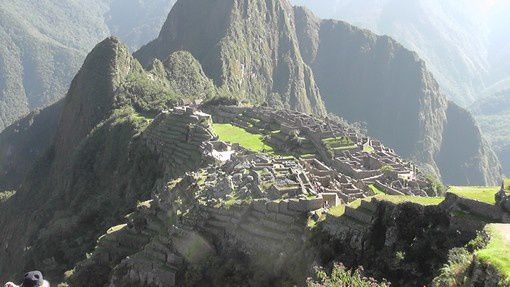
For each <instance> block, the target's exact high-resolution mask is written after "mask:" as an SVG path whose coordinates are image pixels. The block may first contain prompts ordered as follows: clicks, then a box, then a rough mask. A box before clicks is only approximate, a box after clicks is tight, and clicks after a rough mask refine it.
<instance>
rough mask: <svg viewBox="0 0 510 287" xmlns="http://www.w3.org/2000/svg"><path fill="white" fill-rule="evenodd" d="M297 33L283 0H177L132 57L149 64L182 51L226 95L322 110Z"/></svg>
mask: <svg viewBox="0 0 510 287" xmlns="http://www.w3.org/2000/svg"><path fill="white" fill-rule="evenodd" d="M295 31H296V29H295V24H294V17H293V10H292V6H291V5H290V3H289V2H288V1H286V0H285V1H279V0H278V1H276V0H267V1H263V0H257V1H248V0H237V1H231V0H229V1H227V0H219V1H209V0H189V1H183V0H181V1H178V2H177V3H176V4H175V6H174V8H173V9H172V11H171V12H170V15H169V17H168V20H167V21H166V23H165V25H164V26H163V29H162V30H161V33H160V35H159V37H158V38H157V39H156V40H154V41H153V42H151V43H149V44H147V45H146V46H144V47H142V48H141V49H140V50H139V51H137V52H136V53H135V54H134V55H135V57H136V58H137V59H139V60H140V62H141V63H142V64H143V65H144V66H148V65H150V64H151V63H152V60H153V59H155V58H157V59H160V60H165V59H166V58H167V57H168V56H169V55H170V54H171V53H173V52H175V51H179V50H186V51H189V52H190V53H191V54H192V55H193V57H194V58H196V59H197V60H198V61H199V62H200V63H201V64H202V67H203V70H204V72H205V74H206V75H207V76H208V77H209V78H211V79H212V80H213V81H214V82H215V84H216V85H217V86H218V87H220V88H223V90H225V91H226V92H227V93H230V94H232V95H234V96H236V97H238V98H241V99H246V100H249V101H250V102H252V103H254V104H257V103H258V104H260V103H263V102H268V103H270V104H274V105H276V106H280V107H285V108H291V109H295V110H299V111H302V112H307V113H316V114H324V113H325V108H324V105H323V103H322V100H321V98H320V92H319V89H318V87H317V85H316V83H315V79H314V77H313V73H312V71H311V69H310V67H308V65H307V64H306V63H305V62H304V61H303V58H302V56H301V52H300V50H299V44H298V39H297V36H296V32H295Z"/></svg>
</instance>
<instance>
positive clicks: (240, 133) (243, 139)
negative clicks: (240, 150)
mask: <svg viewBox="0 0 510 287" xmlns="http://www.w3.org/2000/svg"><path fill="white" fill-rule="evenodd" d="M213 128H214V131H215V132H216V134H217V135H218V136H219V137H220V140H222V141H225V142H229V143H231V144H234V143H237V144H239V145H240V146H242V147H244V148H246V149H248V150H251V151H255V152H273V148H272V147H270V146H268V145H267V144H265V143H264V141H263V140H262V135H260V134H252V133H249V132H247V131H246V130H244V129H242V128H239V127H236V126H233V125H231V124H213Z"/></svg>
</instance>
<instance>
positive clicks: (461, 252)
mask: <svg viewBox="0 0 510 287" xmlns="http://www.w3.org/2000/svg"><path fill="white" fill-rule="evenodd" d="M472 259H473V254H471V253H469V252H468V250H466V249H465V248H453V249H452V250H450V252H448V263H447V264H445V265H444V266H443V267H442V268H441V269H440V270H439V275H438V276H437V277H436V278H434V280H433V281H432V286H434V287H449V286H464V285H463V284H464V283H466V280H467V279H466V277H467V276H466V275H467V274H468V273H469V272H468V271H469V267H470V266H471V261H472Z"/></svg>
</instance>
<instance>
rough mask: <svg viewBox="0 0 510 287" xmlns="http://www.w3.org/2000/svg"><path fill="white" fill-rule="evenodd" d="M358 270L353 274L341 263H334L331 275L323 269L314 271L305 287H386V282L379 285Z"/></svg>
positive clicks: (361, 270)
mask: <svg viewBox="0 0 510 287" xmlns="http://www.w3.org/2000/svg"><path fill="white" fill-rule="evenodd" d="M362 272H363V269H361V268H359V269H357V270H355V271H353V272H351V271H350V270H348V269H347V268H345V266H344V265H342V264H341V263H340V264H338V263H335V264H334V265H333V269H332V270H331V273H330V274H328V273H327V272H326V271H324V269H323V268H316V269H315V270H314V274H313V278H308V280H307V287H387V286H389V284H388V283H387V282H382V283H379V282H377V281H376V280H375V279H373V278H366V277H364V276H363V274H362Z"/></svg>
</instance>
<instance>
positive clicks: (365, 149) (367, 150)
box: [363, 145, 375, 153]
mask: <svg viewBox="0 0 510 287" xmlns="http://www.w3.org/2000/svg"><path fill="white" fill-rule="evenodd" d="M363 151H364V152H368V153H373V152H374V151H375V149H374V147H373V146H371V145H366V146H364V147H363Z"/></svg>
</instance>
